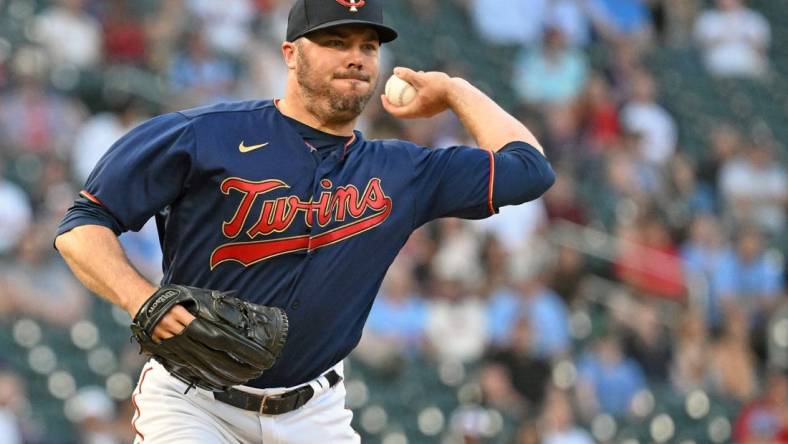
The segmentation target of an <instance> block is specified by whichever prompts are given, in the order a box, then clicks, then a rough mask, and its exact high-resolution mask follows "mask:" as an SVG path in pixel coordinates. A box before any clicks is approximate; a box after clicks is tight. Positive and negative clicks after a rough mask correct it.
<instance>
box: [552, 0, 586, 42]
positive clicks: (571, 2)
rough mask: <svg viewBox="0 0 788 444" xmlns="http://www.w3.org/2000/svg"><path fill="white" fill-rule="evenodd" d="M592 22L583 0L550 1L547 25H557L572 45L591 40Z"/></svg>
mask: <svg viewBox="0 0 788 444" xmlns="http://www.w3.org/2000/svg"><path fill="white" fill-rule="evenodd" d="M590 25H591V24H590V23H589V20H588V15H587V14H586V11H585V9H584V4H583V1H582V0H551V1H549V2H548V8H547V14H546V18H545V26H548V27H555V28H558V29H560V30H561V34H563V35H564V36H566V42H567V44H568V45H569V46H572V47H581V46H585V45H587V44H588V42H589V41H590V40H591V26H590Z"/></svg>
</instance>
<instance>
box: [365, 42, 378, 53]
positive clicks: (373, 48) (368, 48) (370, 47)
mask: <svg viewBox="0 0 788 444" xmlns="http://www.w3.org/2000/svg"><path fill="white" fill-rule="evenodd" d="M362 48H363V49H364V51H377V50H378V46H377V45H373V44H371V43H369V44H366V45H364V46H362Z"/></svg>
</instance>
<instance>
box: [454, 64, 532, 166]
mask: <svg viewBox="0 0 788 444" xmlns="http://www.w3.org/2000/svg"><path fill="white" fill-rule="evenodd" d="M451 82H452V85H451V87H450V88H449V94H448V102H449V107H450V108H451V109H452V111H454V113H455V114H456V115H457V117H459V119H460V122H462V124H463V126H464V127H465V129H467V130H468V132H469V133H470V134H471V136H472V137H473V138H474V139H475V140H476V143H477V144H478V145H479V146H480V147H482V148H485V149H488V150H492V151H498V150H499V149H501V148H503V147H504V145H506V144H507V143H509V142H513V141H522V142H526V143H528V144H530V145H533V146H534V147H535V148H536V149H537V150H539V151H540V152H541V153H542V154H544V150H543V149H542V146H541V145H540V144H539V142H538V141H537V140H536V137H534V135H533V134H532V133H531V131H529V130H528V128H526V127H525V125H523V124H522V123H521V122H520V121H518V120H517V119H515V118H514V117H513V116H511V115H510V114H509V113H507V112H506V111H504V110H503V108H501V107H500V106H498V104H496V103H495V102H494V101H493V100H492V99H491V98H489V97H487V95H486V94H484V93H483V92H481V91H480V90H479V89H478V88H476V87H475V86H473V85H471V84H470V83H469V82H468V81H466V80H464V79H461V78H457V77H455V78H452V79H451Z"/></svg>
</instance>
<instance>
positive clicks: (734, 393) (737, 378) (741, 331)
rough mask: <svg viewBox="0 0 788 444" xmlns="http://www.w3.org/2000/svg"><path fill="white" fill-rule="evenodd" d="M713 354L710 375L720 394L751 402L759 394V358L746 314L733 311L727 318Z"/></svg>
mask: <svg viewBox="0 0 788 444" xmlns="http://www.w3.org/2000/svg"><path fill="white" fill-rule="evenodd" d="M709 357H710V365H709V375H710V378H711V382H712V384H713V387H714V390H715V391H716V392H717V393H718V394H720V395H722V396H725V397H728V398H730V399H733V400H736V401H739V402H747V401H749V400H750V399H751V398H752V397H753V396H754V395H755V392H756V389H757V385H756V384H757V383H756V379H755V378H756V373H755V357H754V356H753V353H752V351H751V350H750V342H749V335H748V333H747V319H746V317H745V316H744V314H743V313H741V312H738V311H737V312H732V313H731V314H730V315H729V316H728V317H727V318H726V323H725V331H724V332H723V335H722V337H721V338H720V339H718V340H717V341H716V342H715V343H714V344H713V345H712V346H711V354H710V356H709Z"/></svg>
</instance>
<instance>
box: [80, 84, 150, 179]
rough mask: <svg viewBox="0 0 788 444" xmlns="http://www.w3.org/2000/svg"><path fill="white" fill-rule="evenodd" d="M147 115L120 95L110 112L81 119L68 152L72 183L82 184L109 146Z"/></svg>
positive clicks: (129, 98) (133, 100)
mask: <svg viewBox="0 0 788 444" xmlns="http://www.w3.org/2000/svg"><path fill="white" fill-rule="evenodd" d="M147 114H148V113H147V110H146V109H145V108H144V107H143V105H142V103H141V102H140V101H139V100H138V99H137V98H135V97H133V96H132V95H129V94H125V93H121V97H119V98H118V101H117V102H116V103H115V104H114V106H113V107H112V109H111V110H110V111H107V112H102V113H97V114H94V115H92V116H91V117H90V118H89V119H87V120H85V122H83V123H82V125H80V127H79V129H78V130H77V134H76V136H75V137H74V144H73V146H72V148H71V150H70V152H71V156H70V157H71V165H72V168H73V175H74V178H75V179H76V181H77V182H78V183H80V184H83V183H85V181H86V180H87V178H88V175H89V174H90V172H91V171H92V170H93V167H94V166H95V165H96V163H97V162H98V160H99V159H100V158H101V156H103V155H104V153H105V152H106V151H107V150H108V149H109V147H111V146H112V145H113V144H114V143H115V142H116V141H117V140H118V139H120V138H121V136H123V135H124V134H126V132H128V131H129V130H130V129H131V128H133V127H134V126H136V125H137V124H138V123H140V122H142V121H143V120H145V118H146V117H147Z"/></svg>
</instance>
